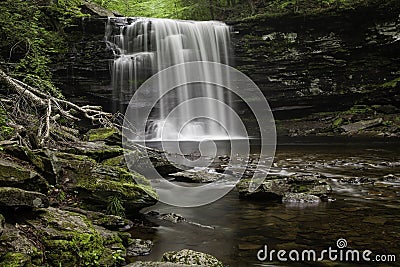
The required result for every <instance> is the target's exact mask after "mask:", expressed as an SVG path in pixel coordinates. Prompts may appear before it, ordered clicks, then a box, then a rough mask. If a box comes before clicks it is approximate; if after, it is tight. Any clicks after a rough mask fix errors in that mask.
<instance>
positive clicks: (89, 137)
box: [85, 128, 122, 146]
mask: <svg viewBox="0 0 400 267" xmlns="http://www.w3.org/2000/svg"><path fill="white" fill-rule="evenodd" d="M85 140H86V141H90V142H93V141H104V142H105V143H106V144H107V145H119V146H121V141H122V135H121V133H120V132H119V130H118V129H116V128H98V129H90V130H89V131H88V132H87V133H86V134H85Z"/></svg>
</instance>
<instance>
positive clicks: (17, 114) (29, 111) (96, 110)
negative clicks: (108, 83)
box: [0, 69, 121, 147]
mask: <svg viewBox="0 0 400 267" xmlns="http://www.w3.org/2000/svg"><path fill="white" fill-rule="evenodd" d="M0 83H1V84H3V85H5V86H6V87H7V89H9V90H10V91H11V92H12V93H14V94H15V95H17V98H16V99H12V98H10V97H7V98H2V99H1V104H2V106H3V107H7V108H5V109H6V110H7V111H8V113H11V116H10V115H9V116H8V117H9V118H10V119H11V121H10V122H9V125H10V126H11V127H13V128H14V129H15V130H16V134H15V136H14V139H15V140H16V141H18V142H19V143H21V144H22V143H24V142H25V143H26V140H24V139H26V138H24V136H23V135H22V134H21V132H22V131H24V130H26V127H31V128H37V129H36V133H37V136H36V137H35V138H33V139H35V140H30V141H29V142H30V144H31V146H33V147H35V146H37V147H42V146H44V145H46V144H47V143H49V142H50V141H60V140H63V141H67V140H69V141H74V140H77V139H78V137H77V135H78V134H79V132H78V131H77V130H75V129H73V128H72V127H71V125H73V124H74V123H76V122H78V121H82V120H84V121H86V120H87V121H88V122H89V123H90V122H91V123H92V124H95V125H100V126H103V127H117V128H120V127H121V120H120V117H121V114H111V113H107V112H104V111H102V107H101V106H89V105H86V106H78V105H76V104H74V103H72V102H69V101H66V100H63V99H59V98H56V97H53V96H51V95H49V94H47V93H44V92H42V91H40V90H39V89H37V88H34V87H32V86H29V85H27V84H25V83H23V82H21V81H19V80H17V79H14V78H12V77H10V76H9V75H7V74H6V73H5V72H4V71H3V70H1V69H0ZM118 120H119V121H118ZM66 121H67V122H66ZM13 125H14V126H15V127H14V126H13ZM21 125H22V126H21ZM30 139H32V138H30ZM24 145H26V144H24Z"/></svg>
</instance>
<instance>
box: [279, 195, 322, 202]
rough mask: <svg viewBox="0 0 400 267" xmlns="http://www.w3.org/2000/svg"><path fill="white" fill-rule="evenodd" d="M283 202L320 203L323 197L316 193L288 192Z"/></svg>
mask: <svg viewBox="0 0 400 267" xmlns="http://www.w3.org/2000/svg"><path fill="white" fill-rule="evenodd" d="M282 202H286V203H319V202H321V199H320V198H319V197H317V196H314V195H309V194H304V193H288V194H285V195H284V196H283V198H282Z"/></svg>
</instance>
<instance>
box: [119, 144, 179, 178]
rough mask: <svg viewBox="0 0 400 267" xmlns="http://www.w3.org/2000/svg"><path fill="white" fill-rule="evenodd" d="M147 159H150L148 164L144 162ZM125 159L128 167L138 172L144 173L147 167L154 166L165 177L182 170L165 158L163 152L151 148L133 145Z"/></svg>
mask: <svg viewBox="0 0 400 267" xmlns="http://www.w3.org/2000/svg"><path fill="white" fill-rule="evenodd" d="M147 159H150V163H149V164H150V166H149V164H148V163H146V162H147ZM125 160H127V162H126V163H127V165H128V167H129V168H130V169H132V170H136V171H138V172H139V173H144V172H145V170H146V169H148V168H155V169H156V170H157V172H158V173H159V174H160V175H161V176H163V177H166V176H168V175H169V174H171V173H176V172H179V171H181V170H182V169H180V168H179V167H177V166H176V165H175V164H173V163H171V162H170V161H169V160H168V159H167V157H166V156H165V152H162V151H159V150H156V149H151V148H148V149H146V148H142V147H135V149H134V150H132V151H131V152H129V153H127V154H125Z"/></svg>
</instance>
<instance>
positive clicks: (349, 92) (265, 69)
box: [229, 2, 399, 123]
mask: <svg viewBox="0 0 400 267" xmlns="http://www.w3.org/2000/svg"><path fill="white" fill-rule="evenodd" d="M385 3H386V2H385ZM389 9H390V11H389ZM398 13H399V6H398V5H395V4H391V7H390V8H388V7H385V6H384V4H383V2H376V6H375V5H371V6H370V7H368V8H363V9H361V10H356V11H354V10H353V11H350V10H347V11H344V12H340V13H338V12H332V13H328V14H322V15H321V14H320V15H318V14H317V15H312V16H307V15H305V16H303V15H301V16H300V15H293V14H287V15H282V16H260V17H259V16H254V17H253V18H252V19H248V20H245V21H234V22H229V23H230V24H232V26H233V28H234V33H233V36H232V40H233V43H234V50H235V65H236V67H237V68H238V69H239V70H241V71H242V72H244V73H245V74H246V75H248V76H249V77H250V78H251V79H252V80H253V81H254V82H255V83H256V84H257V85H258V86H259V87H260V89H261V91H262V92H263V93H264V95H266V97H267V99H268V102H269V103H270V105H271V107H272V108H273V110H274V115H275V117H276V118H278V119H287V118H299V117H300V116H302V115H304V114H310V113H313V112H316V111H317V112H321V111H335V110H336V111H337V110H343V109H344V108H347V107H348V106H351V105H352V104H354V101H355V100H357V101H358V102H362V101H365V102H372V103H373V101H377V102H383V103H385V104H386V103H387V104H389V105H395V104H394V103H396V102H398V100H397V99H398V98H396V97H395V98H393V95H392V94H393V91H392V92H388V91H385V90H382V89H381V88H379V87H377V86H374V85H377V84H383V83H385V81H390V80H393V79H395V78H397V77H398V73H397V72H393V71H392V70H393V69H396V67H395V66H396V61H397V60H398V59H399V58H398V56H395V57H393V56H392V55H393V53H394V52H395V51H396V49H397V48H396V47H397V45H396V44H397V40H398V37H397V36H398V32H399V31H398V29H399V20H398ZM354 23H356V24H357V27H354ZM389 51H391V52H389ZM365 58H369V59H370V60H365ZM377 66H379V67H378V68H379V70H378V73H377V70H376V69H377ZM395 95H396V96H398V93H395ZM288 107H293V109H289V108H288ZM284 108H286V109H284ZM320 117H323V115H321V116H320ZM303 123H304V121H303Z"/></svg>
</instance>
